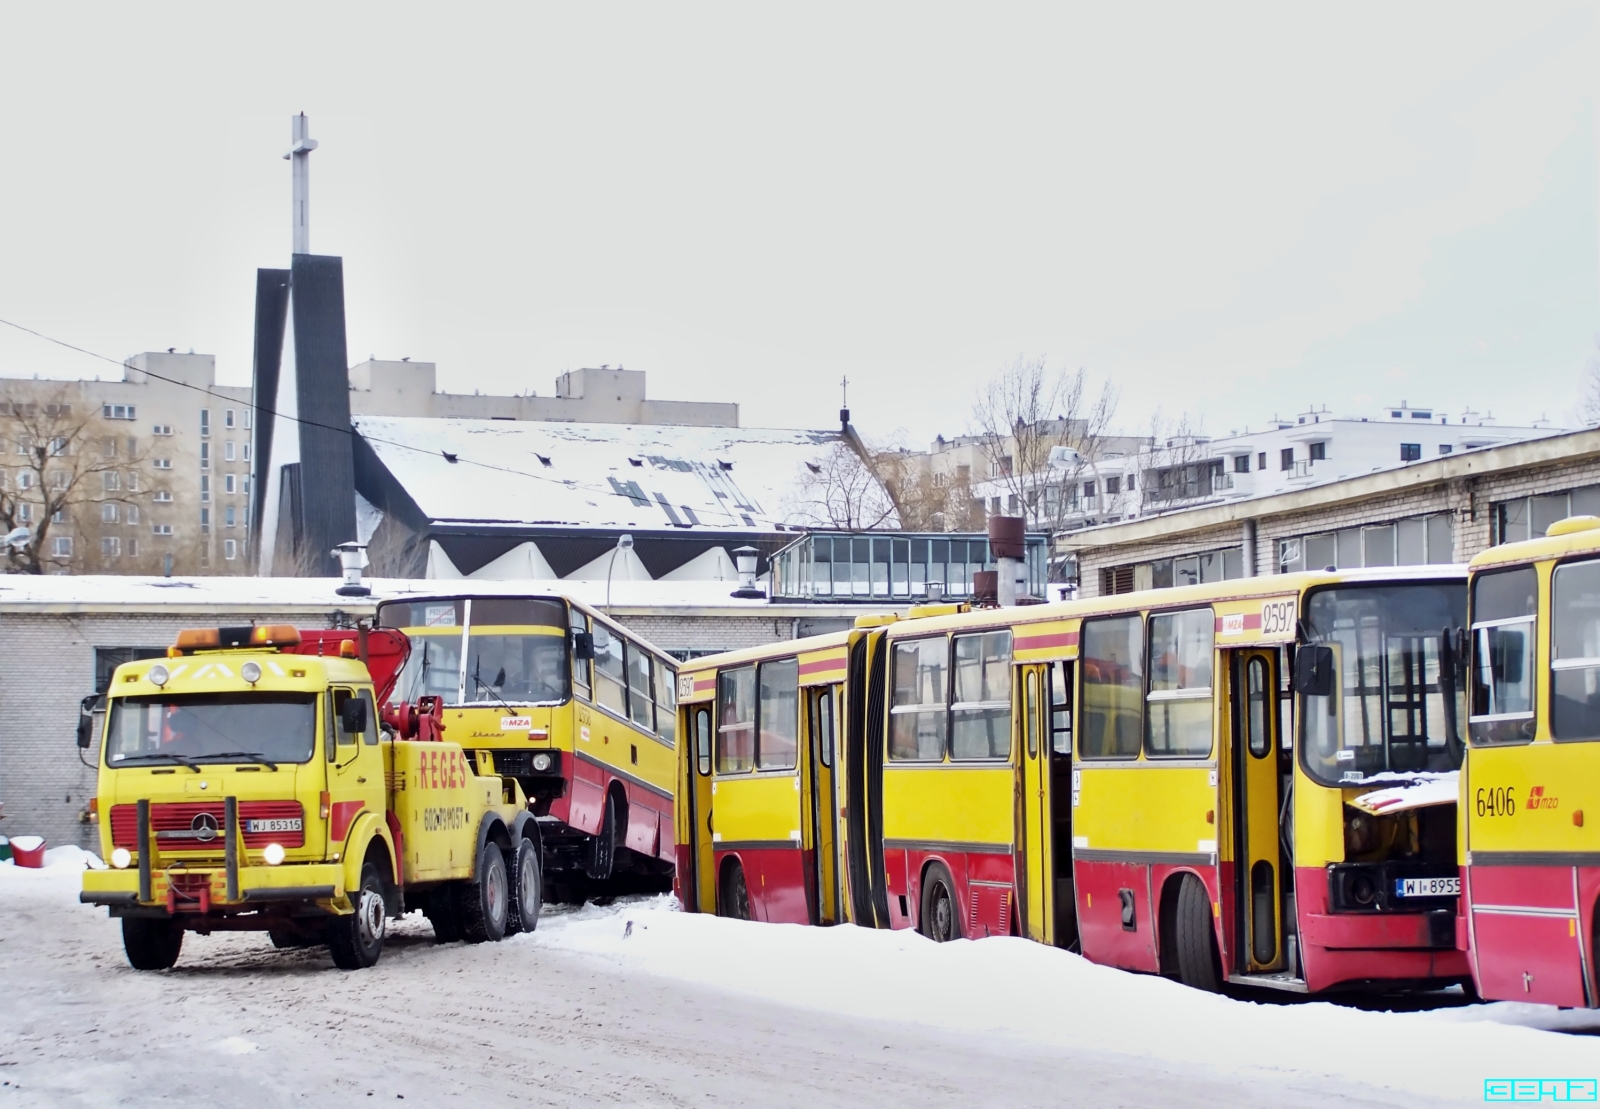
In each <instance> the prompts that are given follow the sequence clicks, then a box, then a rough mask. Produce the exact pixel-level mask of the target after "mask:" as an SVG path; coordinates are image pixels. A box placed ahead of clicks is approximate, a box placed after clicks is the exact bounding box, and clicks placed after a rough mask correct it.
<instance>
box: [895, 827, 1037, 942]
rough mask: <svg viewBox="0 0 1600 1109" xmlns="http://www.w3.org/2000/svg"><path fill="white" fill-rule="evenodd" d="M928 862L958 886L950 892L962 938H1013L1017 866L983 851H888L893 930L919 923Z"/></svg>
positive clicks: (914, 925)
mask: <svg viewBox="0 0 1600 1109" xmlns="http://www.w3.org/2000/svg"><path fill="white" fill-rule="evenodd" d="M930 863H941V864H943V865H944V867H945V869H947V870H948V871H949V872H950V881H951V882H952V883H953V884H954V886H955V889H954V890H952V891H951V892H952V893H953V895H954V897H955V902H956V904H955V906H954V907H955V910H956V914H957V916H958V918H959V919H960V921H961V934H962V935H963V936H965V937H966V938H967V939H982V938H983V937H985V936H1008V935H1010V934H1011V913H1012V910H1013V908H1014V903H1015V898H1016V894H1015V892H1014V891H1015V889H1016V868H1015V866H1014V865H1013V863H1012V859H1011V856H1010V855H1000V854H989V853H985V852H973V853H970V854H969V853H967V852H963V851H908V850H904V849H901V848H892V849H888V850H885V851H884V867H885V871H886V873H887V875H888V879H889V881H888V888H889V923H890V927H892V928H912V927H917V926H919V925H920V924H921V920H922V887H923V876H924V875H925V874H926V873H927V871H928V865H929V864H930ZM902 897H903V898H904V903H905V908H904V911H903V912H902V910H901V899H902Z"/></svg>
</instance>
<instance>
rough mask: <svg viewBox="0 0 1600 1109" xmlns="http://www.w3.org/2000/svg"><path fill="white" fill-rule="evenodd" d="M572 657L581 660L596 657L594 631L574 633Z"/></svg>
mask: <svg viewBox="0 0 1600 1109" xmlns="http://www.w3.org/2000/svg"><path fill="white" fill-rule="evenodd" d="M572 657H573V658H575V659H579V660H580V661H581V660H586V659H592V658H594V633H593V632H573V633H572Z"/></svg>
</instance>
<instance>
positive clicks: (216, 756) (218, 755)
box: [205, 751, 278, 770]
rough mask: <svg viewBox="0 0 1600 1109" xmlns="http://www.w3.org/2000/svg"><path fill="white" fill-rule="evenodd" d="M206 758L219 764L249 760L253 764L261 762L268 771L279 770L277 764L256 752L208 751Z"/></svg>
mask: <svg viewBox="0 0 1600 1109" xmlns="http://www.w3.org/2000/svg"><path fill="white" fill-rule="evenodd" d="M205 757H206V758H207V759H213V760H216V761H219V762H221V761H226V760H229V759H249V760H250V761H251V762H259V763H260V764H261V765H262V766H264V767H266V768H267V769H268V770H276V769H278V764H277V763H275V762H273V761H272V760H271V759H269V758H267V756H265V755H262V754H259V753H257V752H255V751H207V752H206V754H205Z"/></svg>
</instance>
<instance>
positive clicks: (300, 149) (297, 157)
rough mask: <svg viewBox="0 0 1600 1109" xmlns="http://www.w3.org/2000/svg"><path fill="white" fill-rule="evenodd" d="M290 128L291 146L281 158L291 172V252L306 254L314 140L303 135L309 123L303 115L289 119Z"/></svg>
mask: <svg viewBox="0 0 1600 1109" xmlns="http://www.w3.org/2000/svg"><path fill="white" fill-rule="evenodd" d="M290 126H291V135H292V136H293V139H294V145H293V146H291V147H290V148H289V153H287V154H285V155H284V156H283V157H284V160H285V161H287V162H290V163H291V164H292V166H293V170H294V252H295V253H296V254H310V253H311V152H312V151H313V150H315V149H316V148H317V140H316V139H314V138H312V137H311V136H310V135H309V134H307V132H308V131H309V130H310V129H311V123H310V121H309V120H307V119H306V114H305V113H304V112H301V113H300V114H299V115H297V116H295V117H293V118H292V119H291V120H290Z"/></svg>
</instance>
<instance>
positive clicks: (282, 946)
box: [267, 928, 325, 951]
mask: <svg viewBox="0 0 1600 1109" xmlns="http://www.w3.org/2000/svg"><path fill="white" fill-rule="evenodd" d="M267 939H269V940H271V941H272V946H273V947H276V948H277V949H278V950H279V951H295V950H298V949H300V948H302V947H316V946H317V944H318V943H319V942H325V941H319V940H315V939H312V938H311V937H309V936H303V935H301V934H300V933H299V932H291V931H289V929H287V928H268V929H267Z"/></svg>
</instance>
